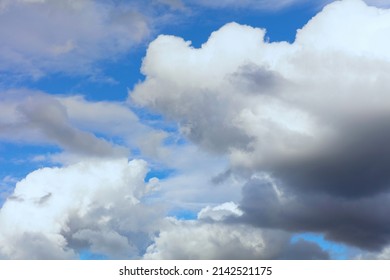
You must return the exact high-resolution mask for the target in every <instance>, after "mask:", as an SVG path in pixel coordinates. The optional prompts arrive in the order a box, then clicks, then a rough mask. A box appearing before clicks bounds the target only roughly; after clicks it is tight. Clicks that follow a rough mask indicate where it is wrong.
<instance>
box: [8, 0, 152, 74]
mask: <svg viewBox="0 0 390 280" xmlns="http://www.w3.org/2000/svg"><path fill="white" fill-rule="evenodd" d="M0 7H2V9H0V15H1V16H0V40H1V41H2V42H3V43H2V45H1V47H0V65H1V66H0V73H1V72H3V73H5V74H17V75H26V76H30V77H33V78H39V77H41V76H42V75H45V74H47V73H51V72H65V73H68V74H92V73H93V71H94V70H93V68H92V66H93V64H94V63H95V62H96V61H99V60H101V59H112V58H115V57H116V56H118V55H120V54H123V53H124V52H126V51H128V50H129V49H130V48H131V47H133V46H134V45H135V44H137V43H139V42H141V41H142V40H144V39H145V38H146V37H147V36H149V34H150V24H149V22H148V19H147V17H146V16H143V15H142V14H141V13H140V12H138V11H137V10H136V9H135V8H133V7H132V6H131V5H126V4H121V5H114V4H113V2H103V1H94V0H82V1H74V0H60V1H52V0H42V1H24V0H23V1H2V2H1V6H0Z"/></svg>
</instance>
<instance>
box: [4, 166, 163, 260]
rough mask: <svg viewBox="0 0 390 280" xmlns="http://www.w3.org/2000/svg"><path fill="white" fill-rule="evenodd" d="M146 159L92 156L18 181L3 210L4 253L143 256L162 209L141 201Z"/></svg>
mask: <svg viewBox="0 0 390 280" xmlns="http://www.w3.org/2000/svg"><path fill="white" fill-rule="evenodd" d="M146 172H147V166H146V163H145V162H144V161H142V160H133V161H130V162H128V161H127V160H126V159H118V160H104V161H103V160H90V161H83V162H79V163H77V164H74V165H70V166H66V167H61V168H43V169H39V170H36V171H34V172H32V173H30V174H29V175H28V176H27V177H26V178H25V179H23V180H22V181H20V182H18V183H17V184H16V187H15V190H14V192H13V194H12V195H11V196H9V197H8V198H7V200H6V202H5V204H4V205H3V207H2V208H1V210H0V233H1V234H0V255H2V256H4V257H5V258H10V259H62V258H64V259H68V258H77V257H78V255H79V254H80V252H82V251H83V250H89V251H91V252H93V253H96V254H102V255H105V256H107V257H109V258H136V257H140V255H142V254H143V251H144V250H145V248H146V247H147V246H148V245H149V244H150V242H151V240H150V238H151V236H152V235H153V232H154V231H155V230H156V227H157V225H158V220H159V219H160V215H163V211H162V208H159V207H160V206H158V205H154V207H153V209H152V206H151V205H148V206H145V205H143V204H142V203H140V202H141V200H142V199H143V197H144V195H145V194H147V193H148V192H150V191H151V187H153V184H148V183H145V182H144V177H145V174H146Z"/></svg>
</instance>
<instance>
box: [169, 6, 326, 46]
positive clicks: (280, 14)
mask: <svg viewBox="0 0 390 280" xmlns="http://www.w3.org/2000/svg"><path fill="white" fill-rule="evenodd" d="M317 12H318V11H317V10H316V9H315V8H314V7H313V5H311V4H310V3H309V4H307V5H297V6H292V7H290V8H286V9H282V10H279V11H271V12H270V11H261V10H256V9H202V8H199V7H197V8H195V10H194V13H193V15H190V16H189V17H188V18H187V20H186V19H185V18H184V19H181V20H180V21H179V22H178V23H177V24H176V25H168V26H166V27H165V28H163V29H162V30H161V32H162V33H163V34H169V35H175V36H180V37H183V38H184V39H185V40H189V41H191V42H192V46H193V47H195V48H199V47H201V45H202V44H203V43H205V42H206V41H207V39H208V38H209V36H210V34H211V33H212V32H214V31H215V30H218V29H219V28H221V27H222V26H223V25H225V24H226V23H229V22H237V23H239V24H246V25H249V26H252V27H259V28H265V29H267V33H266V38H267V40H269V41H270V42H278V41H287V42H293V41H294V40H295V35H296V31H297V30H298V29H300V28H302V27H303V26H304V25H305V24H306V23H307V22H308V20H310V19H311V18H312V17H313V16H314V15H315V14H316V13H317Z"/></svg>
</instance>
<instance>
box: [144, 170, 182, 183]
mask: <svg viewBox="0 0 390 280" xmlns="http://www.w3.org/2000/svg"><path fill="white" fill-rule="evenodd" d="M174 173H175V170H174V169H170V168H162V167H158V168H152V169H151V170H150V171H149V172H148V173H147V174H146V176H145V179H144V180H145V182H148V181H149V180H150V179H152V178H158V179H159V180H163V179H166V178H169V177H171V176H172V175H174Z"/></svg>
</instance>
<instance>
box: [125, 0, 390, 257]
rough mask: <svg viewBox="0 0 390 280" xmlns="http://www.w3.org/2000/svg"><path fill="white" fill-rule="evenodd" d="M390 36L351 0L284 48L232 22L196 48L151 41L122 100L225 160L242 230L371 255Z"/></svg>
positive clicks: (389, 136)
mask: <svg viewBox="0 0 390 280" xmlns="http://www.w3.org/2000/svg"><path fill="white" fill-rule="evenodd" d="M389 30H390V12H389V11H388V10H385V9H378V8H375V7H369V6H367V5H366V4H365V3H364V2H363V1H360V0H350V1H337V2H334V3H332V4H330V5H328V6H326V7H325V8H324V10H323V11H321V12H320V13H319V14H318V15H316V16H315V17H314V18H313V19H311V20H310V21H309V22H308V23H307V25H306V26H304V27H303V28H302V29H301V30H299V31H298V32H297V36H296V40H295V42H294V43H291V44H290V43H287V42H275V43H269V42H268V41H267V40H266V39H265V32H266V31H265V30H263V29H259V28H252V27H249V26H243V25H239V24H236V23H231V24H227V25H225V26H224V27H222V28H221V29H220V30H218V31H216V32H214V33H212V34H211V36H210V38H209V39H208V41H207V42H206V43H205V44H203V45H202V46H201V48H199V49H195V48H193V47H191V42H185V41H184V40H183V39H181V38H178V37H173V36H159V37H158V38H157V39H156V40H155V41H153V42H152V43H151V44H150V46H149V48H148V51H147V55H146V57H145V59H144V63H143V66H142V71H143V73H144V74H145V76H146V79H145V81H144V82H141V83H140V84H138V85H137V86H136V87H135V89H134V91H133V92H132V93H131V95H130V96H131V97H130V98H131V100H130V101H131V102H135V103H136V104H138V105H142V106H147V107H149V108H151V109H153V110H155V111H157V112H158V113H161V114H163V115H165V116H167V117H168V118H169V119H171V120H174V121H176V122H177V123H178V124H179V126H180V129H181V132H182V133H183V134H184V135H185V136H187V137H188V139H190V140H191V141H192V142H193V143H196V144H198V145H199V146H200V147H202V148H204V149H206V150H208V151H210V152H213V153H215V154H219V155H227V156H228V157H229V159H230V164H231V168H230V169H229V170H230V171H229V172H230V173H229V174H231V173H234V174H236V175H237V174H238V175H239V176H242V177H244V178H246V180H247V184H246V186H245V187H244V189H243V200H242V202H241V205H240V207H241V209H242V210H244V212H245V214H244V215H243V216H242V219H245V221H246V222H247V223H250V224H252V225H256V226H260V227H264V226H266V227H270V228H274V229H285V230H290V231H299V232H301V231H316V232H322V233H325V234H326V236H327V237H328V238H330V239H333V240H338V241H343V242H346V243H348V244H353V245H356V246H359V247H361V248H365V249H369V250H379V249H381V248H383V247H384V246H385V245H386V244H388V243H389V242H390V238H389V235H388V229H387V226H386V224H388V221H387V218H386V217H385V215H384V213H386V212H388V211H387V209H386V206H385V205H387V204H388V203H387V201H388V193H389V192H390V176H389V174H390V169H389V166H390V165H389V163H390V150H389V149H387V148H386V147H387V144H386V143H388V142H389V140H390V127H389V125H388V124H389V121H390V114H389V112H390V105H389V104H390V102H389V101H390V100H389V98H390V96H389V94H388V93H389V92H390V84H389V83H388V78H387V73H389V71H390V55H389V52H388V49H389V47H390V40H389V37H388V36H387V34H388V31H389ZM269 201H272V203H270V202H269ZM359 209H360V210H361V211H360V210H359ZM363 209H364V210H363Z"/></svg>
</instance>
